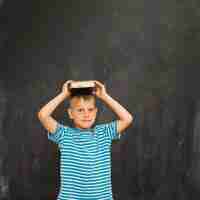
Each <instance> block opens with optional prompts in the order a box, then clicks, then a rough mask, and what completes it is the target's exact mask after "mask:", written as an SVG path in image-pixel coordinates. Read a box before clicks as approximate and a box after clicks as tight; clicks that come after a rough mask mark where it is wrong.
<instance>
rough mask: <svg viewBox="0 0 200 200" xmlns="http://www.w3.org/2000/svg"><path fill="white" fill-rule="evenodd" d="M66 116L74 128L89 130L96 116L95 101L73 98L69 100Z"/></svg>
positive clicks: (92, 99)
mask: <svg viewBox="0 0 200 200" xmlns="http://www.w3.org/2000/svg"><path fill="white" fill-rule="evenodd" d="M68 114H69V117H70V119H72V120H73V123H74V125H75V127H77V128H81V129H87V128H91V127H92V125H93V124H94V122H95V119H96V115H97V107H96V105H95V99H94V98H91V99H87V100H84V99H83V98H79V97H74V98H73V99H71V102H70V107H69V108H68Z"/></svg>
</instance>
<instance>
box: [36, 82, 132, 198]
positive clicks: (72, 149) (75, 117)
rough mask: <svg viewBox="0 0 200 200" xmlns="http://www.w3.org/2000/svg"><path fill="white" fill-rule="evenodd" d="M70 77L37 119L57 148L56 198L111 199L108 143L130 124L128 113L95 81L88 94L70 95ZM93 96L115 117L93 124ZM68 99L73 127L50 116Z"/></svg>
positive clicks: (109, 150)
mask: <svg viewBox="0 0 200 200" xmlns="http://www.w3.org/2000/svg"><path fill="white" fill-rule="evenodd" d="M73 82H74V81H72V80H70V81H67V82H66V83H64V85H63V88H62V92H61V93H60V94H58V95H57V96H56V97H54V98H53V99H52V100H51V101H49V102H48V103H47V104H46V105H44V106H43V107H42V108H41V109H40V111H39V112H38V118H39V120H40V122H41V123H42V125H43V126H44V127H45V129H46V130H47V131H48V138H49V139H50V140H51V141H53V142H55V143H57V144H58V147H59V150H60V180H61V182H60V190H59V195H58V197H57V200H112V199H113V197H112V184H111V143H112V140H114V139H119V138H120V134H122V132H123V131H124V130H125V129H126V128H127V127H128V126H129V125H130V124H131V123H132V121H133V117H132V115H131V114H130V113H129V112H128V111H127V110H126V109H125V108H124V107H123V106H121V105H120V104H119V103H118V102H117V101H116V100H114V99H113V98H112V97H111V96H110V95H109V94H108V93H107V91H106V88H105V86H104V85H103V84H102V83H100V82H99V81H96V80H95V81H93V83H94V84H95V88H96V89H95V91H93V93H92V94H91V95H77V96H71V92H70V89H69V84H71V83H73ZM95 97H98V98H99V99H100V100H102V101H103V102H104V103H105V104H106V105H107V106H108V107H109V108H110V109H111V110H112V111H113V112H114V113H115V114H116V115H117V117H118V119H117V120H113V121H111V122H109V123H104V124H99V125H96V126H93V125H94V123H95V119H96V115H97V107H96V104H95ZM65 99H69V103H70V105H69V108H68V114H69V117H70V119H71V120H72V121H73V124H74V127H70V126H64V125H62V124H60V123H58V122H57V121H56V120H55V119H54V118H53V117H52V116H51V115H52V113H53V111H54V110H55V109H56V107H57V106H58V105H59V104H60V103H61V102H63V101H64V100H65Z"/></svg>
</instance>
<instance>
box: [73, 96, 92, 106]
mask: <svg viewBox="0 0 200 200" xmlns="http://www.w3.org/2000/svg"><path fill="white" fill-rule="evenodd" d="M81 106H95V98H87V99H84V98H83V97H73V98H72V99H71V100H70V107H81Z"/></svg>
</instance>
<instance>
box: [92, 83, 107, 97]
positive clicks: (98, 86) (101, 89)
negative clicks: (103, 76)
mask: <svg viewBox="0 0 200 200" xmlns="http://www.w3.org/2000/svg"><path fill="white" fill-rule="evenodd" d="M94 83H95V91H94V93H93V94H94V95H96V96H97V97H98V98H102V97H104V96H105V95H106V94H107V92H106V88H105V85H104V84H102V83H101V82H99V81H96V80H95V81H94Z"/></svg>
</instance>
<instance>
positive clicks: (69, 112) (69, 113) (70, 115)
mask: <svg viewBox="0 0 200 200" xmlns="http://www.w3.org/2000/svg"><path fill="white" fill-rule="evenodd" d="M67 112H68V115H69V118H70V119H73V115H72V110H71V108H68V109H67Z"/></svg>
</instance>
